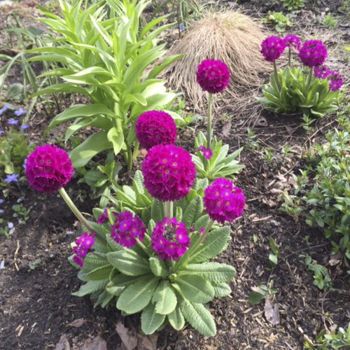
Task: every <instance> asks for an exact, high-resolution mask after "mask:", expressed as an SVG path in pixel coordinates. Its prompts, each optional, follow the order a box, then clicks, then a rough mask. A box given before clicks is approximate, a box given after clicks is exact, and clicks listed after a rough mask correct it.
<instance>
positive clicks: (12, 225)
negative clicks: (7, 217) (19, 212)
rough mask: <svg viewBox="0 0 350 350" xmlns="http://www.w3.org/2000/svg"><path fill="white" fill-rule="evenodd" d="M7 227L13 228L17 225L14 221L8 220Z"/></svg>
mask: <svg viewBox="0 0 350 350" xmlns="http://www.w3.org/2000/svg"><path fill="white" fill-rule="evenodd" d="M7 227H8V228H9V230H12V229H13V228H14V227H15V225H14V224H13V222H8V223H7Z"/></svg>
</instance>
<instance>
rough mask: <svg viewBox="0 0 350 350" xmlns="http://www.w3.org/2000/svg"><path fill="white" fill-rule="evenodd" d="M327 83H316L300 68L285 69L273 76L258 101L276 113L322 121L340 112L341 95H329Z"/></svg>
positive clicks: (314, 79) (324, 80)
mask: <svg viewBox="0 0 350 350" xmlns="http://www.w3.org/2000/svg"><path fill="white" fill-rule="evenodd" d="M328 84H329V83H328V81H327V80H326V79H317V78H315V77H314V76H313V75H311V74H310V73H309V72H306V71H305V70H303V69H301V68H290V67H288V68H285V69H281V70H279V71H278V73H277V76H276V75H275V74H272V75H271V80H270V82H269V83H268V84H267V85H265V86H264V88H263V95H264V97H262V98H259V101H260V102H261V103H262V104H263V105H264V106H265V107H267V108H268V109H271V110H273V111H274V112H276V113H287V114H293V113H295V114H302V115H303V116H304V117H314V118H315V117H316V118H318V117H323V116H324V115H326V114H328V113H332V112H335V111H336V110H337V109H338V102H339V98H340V94H341V93H340V92H339V91H330V89H329V85H328Z"/></svg>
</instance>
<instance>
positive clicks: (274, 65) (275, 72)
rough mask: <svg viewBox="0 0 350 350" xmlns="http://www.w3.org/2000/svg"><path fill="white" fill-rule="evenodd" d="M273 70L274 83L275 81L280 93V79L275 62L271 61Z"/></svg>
mask: <svg viewBox="0 0 350 350" xmlns="http://www.w3.org/2000/svg"><path fill="white" fill-rule="evenodd" d="M273 70H274V75H275V78H276V81H277V85H278V88H279V90H280V91H281V88H282V86H281V82H280V78H279V76H278V72H277V65H276V61H273Z"/></svg>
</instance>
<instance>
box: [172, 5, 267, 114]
mask: <svg viewBox="0 0 350 350" xmlns="http://www.w3.org/2000/svg"><path fill="white" fill-rule="evenodd" d="M266 35H267V34H266V33H264V31H263V30H262V28H261V26H260V25H259V24H258V23H257V22H256V21H255V20H253V19H252V18H250V17H248V16H246V15H244V14H242V13H239V12H235V11H228V12H222V13H220V12H216V13H210V12H209V13H207V14H206V15H205V16H204V18H203V19H202V20H200V21H198V22H194V23H193V24H192V26H191V28H190V30H189V31H188V33H187V34H186V35H185V36H184V37H183V38H182V39H180V40H179V41H177V42H176V43H175V45H174V46H173V47H172V49H171V50H170V53H169V54H171V55H172V54H183V55H184V57H183V58H182V59H181V60H178V61H177V62H175V63H174V64H173V65H172V66H171V67H170V68H169V70H168V73H169V76H168V77H169V83H170V84H171V86H172V87H174V88H175V89H176V90H178V91H182V92H184V93H185V94H186V95H187V96H188V97H189V98H190V100H191V102H192V103H193V105H194V107H195V108H197V109H202V108H203V105H204V103H205V94H204V93H203V91H202V90H201V88H200V87H199V85H198V84H197V82H196V70H197V66H198V64H199V63H200V62H201V61H202V60H203V59H206V58H212V59H220V60H222V61H224V62H225V63H226V64H227V65H228V66H229V68H230V71H231V74H232V82H231V84H230V89H229V93H230V95H231V96H232V97H234V98H237V97H239V96H240V97H242V95H244V94H246V93H247V92H248V95H250V96H247V97H249V98H248V99H249V101H250V102H251V92H250V93H249V91H248V90H250V89H251V90H256V89H257V88H258V87H260V86H261V84H262V79H261V77H260V75H261V73H263V72H266V71H268V70H269V69H270V65H269V64H267V63H266V62H265V61H264V60H263V58H262V57H261V54H260V43H261V41H262V40H263V39H264V38H265V36H266ZM240 102H242V101H240Z"/></svg>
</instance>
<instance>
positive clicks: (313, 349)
mask: <svg viewBox="0 0 350 350" xmlns="http://www.w3.org/2000/svg"><path fill="white" fill-rule="evenodd" d="M349 347H350V324H349V325H348V327H347V328H346V329H344V328H342V327H339V328H338V330H337V331H336V330H333V331H325V330H324V331H322V332H320V333H319V334H318V336H317V338H316V344H313V343H311V342H310V341H309V340H306V341H305V342H304V349H306V350H340V349H342V350H346V349H348V348H349Z"/></svg>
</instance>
